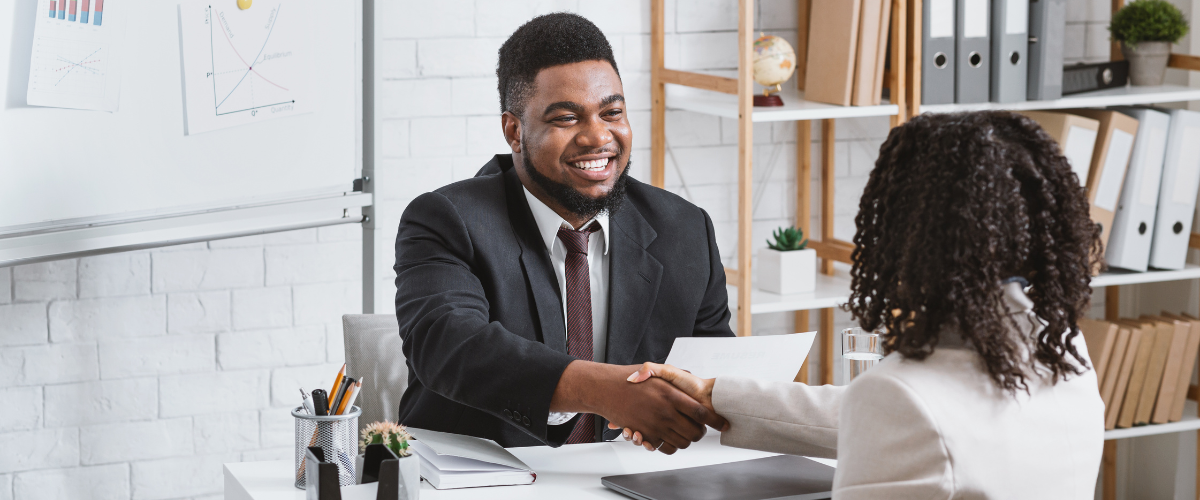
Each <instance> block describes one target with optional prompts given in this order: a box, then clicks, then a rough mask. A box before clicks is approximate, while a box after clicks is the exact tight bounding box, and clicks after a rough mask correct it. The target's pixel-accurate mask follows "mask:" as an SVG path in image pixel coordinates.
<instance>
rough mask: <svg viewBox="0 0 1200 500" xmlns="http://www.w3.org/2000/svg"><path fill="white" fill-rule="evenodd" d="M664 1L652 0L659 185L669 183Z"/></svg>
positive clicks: (654, 178)
mask: <svg viewBox="0 0 1200 500" xmlns="http://www.w3.org/2000/svg"><path fill="white" fill-rule="evenodd" d="M663 2H664V0H651V2H650V101H651V104H650V185H651V186H654V187H657V188H662V187H663V186H664V185H665V184H666V155H667V134H666V118H667V90H666V84H665V83H663V80H662V70H663V68H664V67H666V61H665V60H664V58H663V46H664V45H665V43H666V41H665V35H664V31H665V28H664V24H665V23H664V19H663V16H664V14H663Z"/></svg>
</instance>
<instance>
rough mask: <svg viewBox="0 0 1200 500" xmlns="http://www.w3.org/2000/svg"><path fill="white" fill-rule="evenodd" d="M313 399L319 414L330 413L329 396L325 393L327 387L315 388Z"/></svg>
mask: <svg viewBox="0 0 1200 500" xmlns="http://www.w3.org/2000/svg"><path fill="white" fill-rule="evenodd" d="M312 400H313V406H314V407H316V410H317V416H321V417H323V416H325V415H329V398H328V396H326V395H325V389H314V390H313V392H312Z"/></svg>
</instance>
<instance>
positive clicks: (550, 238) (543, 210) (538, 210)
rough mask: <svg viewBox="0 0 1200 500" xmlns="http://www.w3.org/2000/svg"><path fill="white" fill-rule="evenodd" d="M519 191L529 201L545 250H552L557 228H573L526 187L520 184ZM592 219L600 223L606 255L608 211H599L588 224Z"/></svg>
mask: <svg viewBox="0 0 1200 500" xmlns="http://www.w3.org/2000/svg"><path fill="white" fill-rule="evenodd" d="M521 191H524V192H525V201H526V202H528V203H529V210H530V211H531V212H533V221H534V222H535V223H537V227H538V233H540V234H541V235H542V242H544V243H545V244H546V251H547V252H553V249H554V240H556V239H558V228H560V227H565V228H567V229H575V228H574V227H572V226H571V223H569V222H567V221H566V220H565V219H563V218H562V217H560V216H559V215H558V212H555V211H554V209H552V208H550V207H548V206H546V204H545V203H542V200H539V199H538V198H537V197H536V196H534V195H533V193H530V192H529V189H528V188H526V187H525V186H521ZM592 221H595V222H597V223H599V224H600V231H598V233H599V234H600V236H601V237H602V238H604V254H605V255H608V212H600V213H599V214H597V215H596V216H595V217H593V218H592V220H591V221H588V224H591V223H592ZM588 224H584V225H583V227H587V225H588Z"/></svg>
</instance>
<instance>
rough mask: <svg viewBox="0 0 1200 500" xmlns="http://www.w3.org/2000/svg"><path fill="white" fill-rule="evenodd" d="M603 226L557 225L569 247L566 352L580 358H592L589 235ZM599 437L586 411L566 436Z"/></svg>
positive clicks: (576, 439) (584, 440) (574, 439)
mask: <svg viewBox="0 0 1200 500" xmlns="http://www.w3.org/2000/svg"><path fill="white" fill-rule="evenodd" d="M599 230H600V224H599V223H598V222H592V223H591V224H589V225H588V226H587V227H585V228H584V229H583V230H582V231H575V230H572V229H567V228H565V227H560V228H558V239H560V240H562V243H563V247H564V248H566V249H567V258H566V272H565V273H564V277H565V278H566V279H565V280H564V281H566V285H567V354H569V355H571V356H574V357H575V358H577V359H583V360H587V361H591V360H592V278H591V271H590V270H589V269H588V236H589V235H591V234H592V233H594V232H596V231H599ZM595 440H596V419H595V415H592V414H590V413H584V414H583V415H581V418H580V419H579V421H578V422H577V423H576V424H575V429H573V430H572V431H571V435H570V436H569V437H568V438H567V444H576V443H591V442H594V441H595Z"/></svg>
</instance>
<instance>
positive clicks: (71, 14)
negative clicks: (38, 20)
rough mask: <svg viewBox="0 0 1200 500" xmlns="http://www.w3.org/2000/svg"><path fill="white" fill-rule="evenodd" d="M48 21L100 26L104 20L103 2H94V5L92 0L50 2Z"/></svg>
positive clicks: (56, 0)
mask: <svg viewBox="0 0 1200 500" xmlns="http://www.w3.org/2000/svg"><path fill="white" fill-rule="evenodd" d="M50 19H59V20H62V21H66V22H68V23H79V24H91V25H93V26H100V25H101V22H102V21H103V19H104V0H95V3H94V4H93V2H92V0H50ZM89 19H90V21H91V22H90V23H89Z"/></svg>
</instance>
